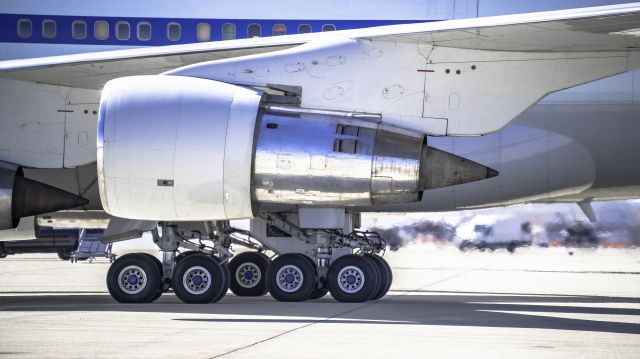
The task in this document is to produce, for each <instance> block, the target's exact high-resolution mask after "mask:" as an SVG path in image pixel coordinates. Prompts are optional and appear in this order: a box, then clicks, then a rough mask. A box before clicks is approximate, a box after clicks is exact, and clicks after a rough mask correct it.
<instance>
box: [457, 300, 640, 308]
mask: <svg viewBox="0 0 640 359" xmlns="http://www.w3.org/2000/svg"><path fill="white" fill-rule="evenodd" d="M469 304H480V305H522V306H524V305H526V306H536V307H583V308H601V309H638V310H640V302H638V303H609V302H602V303H593V302H591V303H585V302H469Z"/></svg>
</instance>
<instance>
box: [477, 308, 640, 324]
mask: <svg viewBox="0 0 640 359" xmlns="http://www.w3.org/2000/svg"><path fill="white" fill-rule="evenodd" d="M478 311H479V312H490V313H503V314H516V315H527V316H535V317H550V318H559V319H573V320H589V321H596V322H614V323H627V324H640V315H624V314H593V313H558V312H528V311H510V310H487V309H480V310H478Z"/></svg>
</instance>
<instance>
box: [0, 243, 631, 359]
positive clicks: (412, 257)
mask: <svg viewBox="0 0 640 359" xmlns="http://www.w3.org/2000/svg"><path fill="white" fill-rule="evenodd" d="M385 258H387V259H388V260H389V262H390V264H391V265H392V267H393V270H394V276H395V280H394V284H393V287H392V290H391V291H390V292H389V294H388V295H387V296H386V297H384V298H383V299H381V300H379V301H375V302H367V303H360V304H345V303H337V302H335V301H334V300H333V299H332V298H331V296H330V295H327V296H326V297H324V298H322V299H319V300H313V301H307V302H303V303H280V302H277V301H275V300H273V299H272V298H271V297H269V296H268V295H267V296H263V297H257V298H247V297H236V296H234V295H233V294H231V293H229V294H228V295H227V296H226V297H225V298H224V299H222V300H221V301H220V302H218V303H215V304H205V305H186V304H183V303H181V302H180V301H179V300H178V299H177V298H176V297H175V296H174V295H173V294H170V293H167V294H164V295H163V296H162V297H161V298H160V299H159V300H158V301H157V302H155V303H152V304H142V305H124V304H119V303H116V302H115V301H113V300H112V299H111V298H110V296H109V295H108V293H107V291H106V288H105V284H104V281H105V278H104V277H105V274H106V272H107V269H108V267H109V262H108V261H105V260H96V261H94V262H91V263H90V262H80V263H74V264H72V263H69V262H63V261H60V260H58V259H57V257H56V255H55V254H54V255H47V254H42V255H33V254H31V255H15V256H10V257H8V258H5V259H2V260H0V358H5V357H6V358H48V357H52V358H89V357H91V358H95V357H100V358H110V357H114V358H168V357H172V358H296V359H299V358H304V359H308V358H394V359H396V358H427V357H428V358H471V357H473V358H489V357H491V358H495V357H508V358H536V359H539V358H574V357H580V358H581V359H584V358H638V357H640V249H598V250H584V251H583V250H578V251H576V252H575V253H574V254H573V255H569V253H568V251H567V250H566V249H563V248H525V249H519V250H518V251H517V252H516V253H515V254H513V255H511V254H508V253H506V252H503V251H496V252H494V253H489V252H484V253H480V252H471V253H461V252H459V251H458V250H457V249H455V248H452V247H437V246H433V245H412V246H409V247H405V248H402V249H400V250H399V251H397V252H390V253H387V256H386V257H385Z"/></svg>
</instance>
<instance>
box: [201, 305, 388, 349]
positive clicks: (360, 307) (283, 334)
mask: <svg viewBox="0 0 640 359" xmlns="http://www.w3.org/2000/svg"><path fill="white" fill-rule="evenodd" d="M378 302H379V301H375V302H369V303H366V304H363V305H360V306H358V307H356V308H353V309H350V310H347V311H344V312H341V313H337V314H334V315H332V316H329V317H326V318H323V319H322V320H316V321H313V322H311V323H308V324H305V325H301V326H299V327H296V328H292V329H289V330H286V331H284V332H282V333H278V334H276V335H272V336H270V337H268V338H265V339H262V340H259V341H257V342H254V343H251V344H249V345H245V346H242V347H239V348H236V349H233V350H229V351H228V352H225V353H222V354H218V355H215V356H212V357H210V358H209V359H215V358H222V357H225V356H227V355H229V354H233V353H235V352H238V351H241V350H244V349H248V348H252V347H255V346H256V345H260V344H262V343H266V342H268V341H270V340H273V339H277V338H280V337H282V336H285V335H287V334H289V333H293V332H296V331H299V330H302V329H304V328H307V327H310V326H312V325H314V324H319V323H325V322H328V321H330V320H331V319H335V318H337V317H340V316H343V315H347V314H350V313H353V312H356V311H358V310H361V309H364V308H368V307H370V306H372V305H375V304H377V303H378Z"/></svg>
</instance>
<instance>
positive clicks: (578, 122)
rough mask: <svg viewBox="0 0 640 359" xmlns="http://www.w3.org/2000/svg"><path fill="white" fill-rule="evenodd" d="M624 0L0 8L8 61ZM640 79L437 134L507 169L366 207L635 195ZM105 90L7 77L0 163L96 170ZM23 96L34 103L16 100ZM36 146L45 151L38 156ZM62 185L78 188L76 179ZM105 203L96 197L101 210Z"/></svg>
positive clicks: (435, 142) (444, 145)
mask: <svg viewBox="0 0 640 359" xmlns="http://www.w3.org/2000/svg"><path fill="white" fill-rule="evenodd" d="M620 2H624V1H597V0H572V1H565V2H562V3H557V2H555V1H536V2H523V1H516V0H514V1H497V0H490V1H487V0H446V1H445V0H438V1H435V0H421V1H393V2H392V1H381V0H380V1H365V0H351V1H340V2H328V3H327V2H309V3H308V4H304V5H303V6H301V5H300V3H299V2H297V1H279V2H275V3H270V2H266V1H262V0H254V1H244V2H242V3H238V4H234V3H232V2H231V3H230V2H220V3H218V2H210V3H207V4H203V3H202V2H198V1H186V2H172V1H156V2H153V3H149V2H130V1H111V2H103V3H98V2H95V3H94V2H86V1H65V0H58V1H51V2H46V3H42V2H39V1H9V2H4V3H2V4H0V24H3V25H1V26H0V28H2V29H3V31H1V32H0V43H1V45H0V60H8V59H18V58H30V57H40V56H52V55H61V54H70V53H80V52H95V51H105V50H113V49H121V48H128V47H139V46H161V45H169V44H177V43H188V42H196V41H220V40H222V39H223V38H230V37H232V36H235V37H248V36H252V35H256V34H259V35H261V36H269V35H271V34H272V33H274V32H282V31H286V33H288V34H292V33H297V32H299V31H306V30H307V29H311V31H314V32H316V31H322V30H331V29H334V28H335V29H337V30H342V29H349V28H355V27H370V26H380V25H387V24H394V23H404V22H424V21H441V20H449V19H457V18H469V17H482V16H490V15H502V14H508V13H522V12H534V11H543V10H556V9H563V8H575V7H583V6H595V5H607V4H613V3H620ZM45 23H46V24H45ZM21 24H22V25H23V26H24V27H22V28H21V27H20V26H21ZM147 30H148V31H147ZM232 30H233V31H232ZM105 31H106V32H105ZM256 31H257V32H256ZM27 35H28V36H27ZM639 80H640V71H634V72H628V73H624V74H621V75H617V76H614V77H610V78H606V79H603V80H599V81H595V82H592V83H589V84H586V85H582V86H578V87H575V88H571V89H567V90H563V91H560V92H557V93H554V94H552V95H549V96H547V97H546V98H544V99H543V100H541V101H540V102H539V103H538V104H537V105H535V106H533V107H532V108H530V109H529V110H527V111H526V112H525V113H523V114H522V115H521V117H519V118H518V119H517V120H516V121H515V122H514V123H512V124H510V125H508V126H507V127H506V128H504V129H503V130H501V131H499V132H496V133H493V134H490V135H487V136H482V137H430V138H429V144H430V145H432V146H435V147H438V148H441V149H443V150H445V151H449V152H452V153H455V154H458V155H460V156H463V157H466V158H469V159H471V160H473V161H477V162H479V163H483V164H484V165H486V166H489V167H491V168H495V169H497V170H498V171H499V172H500V175H499V176H498V177H495V178H491V179H488V180H484V181H479V182H474V183H467V184H464V185H459V186H453V187H447V188H441V189H436V190H430V191H427V192H425V195H424V197H423V199H422V201H421V202H419V203H414V204H408V205H400V206H398V205H394V206H388V207H375V208H371V207H366V208H362V210H363V211H371V210H381V211H443V210H454V209H462V208H479V207H488V206H499V205H507V204H514V203H522V202H556V201H580V200H585V199H592V198H593V199H620V198H637V197H638V196H640V160H639V159H638V155H637V154H638V153H640V141H637V136H638V134H640V121H639V120H638V118H637V117H638V116H637V115H638V113H640V103H639V102H638V100H639V99H640V82H639ZM99 95H100V93H99V91H96V90H83V89H78V88H74V89H71V88H65V87H60V86H49V85H37V84H34V83H29V82H23V81H16V80H4V79H2V80H0V108H2V109H3V112H5V114H4V115H3V116H5V117H6V118H8V119H10V120H9V121H8V123H3V124H2V126H4V127H3V128H2V129H1V131H0V160H4V161H7V162H12V163H17V164H20V165H24V166H26V167H35V168H71V169H73V168H76V167H82V166H89V167H91V166H92V164H93V163H95V156H96V155H95V143H94V139H95V135H96V131H95V127H96V126H95V121H96V115H95V113H94V111H96V110H97V104H98V101H99ZM25 97H26V98H28V99H30V101H16V99H24V98H25ZM16 104H18V105H16ZM25 118H32V119H33V120H32V121H24V119H25ZM11 119H14V120H11ZM11 121H14V122H11ZM9 149H11V150H9ZM34 152H36V153H39V154H40V155H39V156H36V157H34V156H31V155H30V154H32V153H34ZM38 171H45V170H32V174H33V175H34V176H43V177H47V176H49V175H47V174H44V173H45V172H41V173H40V172H38ZM74 171H75V170H74ZM55 176H58V174H56V175H55ZM60 176H61V177H64V176H65V175H60ZM78 181H79V180H78ZM60 186H61V187H65V186H68V187H70V188H72V189H75V187H81V186H80V185H79V184H78V183H74V184H69V185H65V184H60ZM95 195H97V193H95ZM99 203H100V201H99V200H95V199H92V205H94V207H95V208H98V206H99Z"/></svg>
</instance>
